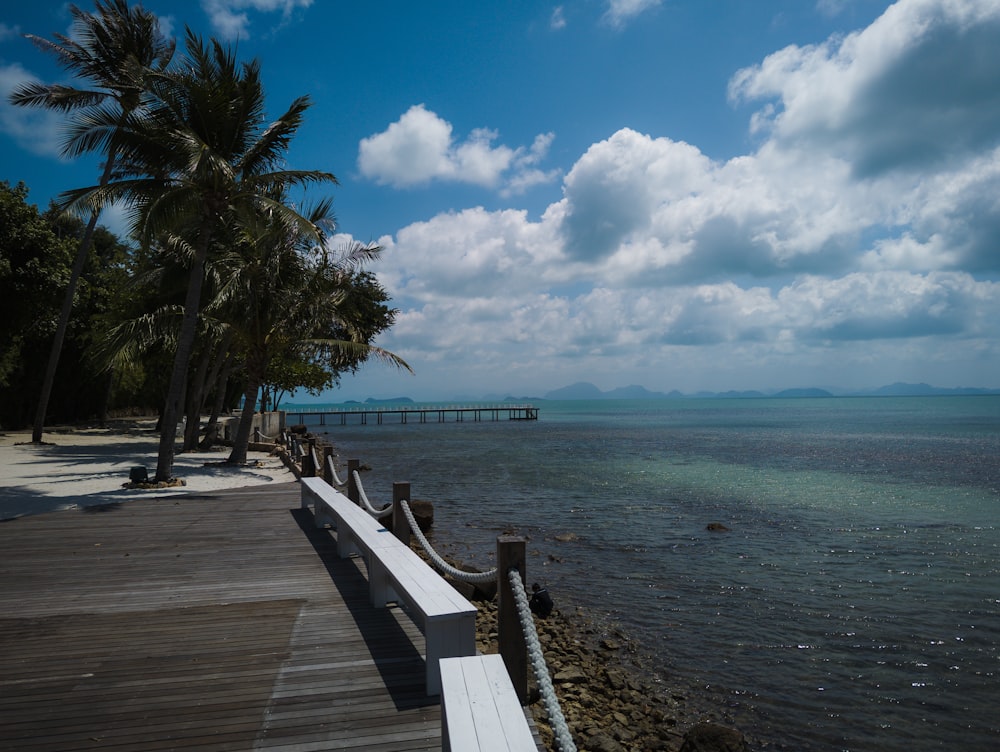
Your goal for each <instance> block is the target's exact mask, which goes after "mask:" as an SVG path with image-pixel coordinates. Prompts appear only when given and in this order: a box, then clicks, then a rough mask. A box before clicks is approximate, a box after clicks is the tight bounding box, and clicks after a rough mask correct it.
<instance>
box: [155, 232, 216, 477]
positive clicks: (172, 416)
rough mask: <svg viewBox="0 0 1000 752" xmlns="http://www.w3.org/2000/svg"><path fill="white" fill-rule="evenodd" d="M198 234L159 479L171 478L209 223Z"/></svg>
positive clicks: (167, 409)
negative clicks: (199, 240)
mask: <svg viewBox="0 0 1000 752" xmlns="http://www.w3.org/2000/svg"><path fill="white" fill-rule="evenodd" d="M201 235H202V240H201V242H200V243H199V247H198V250H197V252H196V253H195V257H194V259H193V260H192V262H191V276H190V278H189V279H188V289H187V294H186V295H185V297H184V319H183V320H182V322H181V333H180V336H178V338H177V352H175V353H174V367H173V369H171V372H170V386H169V388H168V389H167V399H166V402H165V403H164V405H163V416H162V417H161V419H160V448H159V452H158V454H157V458H156V478H155V480H156V482H158V483H159V482H165V481H169V480H171V479H172V478H173V472H174V449H175V444H176V442H177V424H178V422H179V418H180V415H181V403H182V402H183V400H184V392H185V387H186V385H187V372H188V361H189V360H190V359H191V351H192V350H193V349H194V340H195V337H196V336H197V334H198V310H199V308H200V305H201V288H202V285H203V284H204V281H205V259H206V258H207V257H208V246H209V243H210V242H211V235H210V233H209V231H208V227H205V226H203V227H202V232H201Z"/></svg>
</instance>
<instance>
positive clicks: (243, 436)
mask: <svg viewBox="0 0 1000 752" xmlns="http://www.w3.org/2000/svg"><path fill="white" fill-rule="evenodd" d="M259 392H260V379H258V378H257V377H256V376H254V375H252V374H250V373H248V374H247V386H246V390H245V391H244V392H243V398H244V399H243V412H242V413H240V424H239V427H238V428H237V429H236V438H234V439H233V450H232V451H231V452H230V453H229V459H228V460H226V461H227V462H229V463H231V464H234V465H244V464H246V461H247V447H248V445H249V444H250V432H251V431H252V430H253V416H254V412H255V408H256V407H257V394H258V393H259Z"/></svg>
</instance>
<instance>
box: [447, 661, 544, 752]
mask: <svg viewBox="0 0 1000 752" xmlns="http://www.w3.org/2000/svg"><path fill="white" fill-rule="evenodd" d="M441 748H442V750H444V752H451V751H452V750H454V752H476V751H477V750H478V752H535V751H536V750H537V749H538V747H537V746H536V745H535V740H534V739H533V738H532V737H531V730H530V729H529V728H528V720H527V718H525V716H524V710H523V709H522V708H521V704H520V703H519V702H518V701H517V694H516V693H515V691H514V685H513V684H511V681H510V676H509V675H508V674H507V667H506V666H504V663H503V658H501V657H500V656H499V655H475V656H466V657H462V658H445V659H444V660H442V661H441Z"/></svg>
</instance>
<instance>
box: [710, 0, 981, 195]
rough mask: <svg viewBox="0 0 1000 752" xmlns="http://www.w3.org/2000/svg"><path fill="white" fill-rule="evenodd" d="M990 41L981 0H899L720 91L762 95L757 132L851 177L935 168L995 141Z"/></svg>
mask: <svg viewBox="0 0 1000 752" xmlns="http://www.w3.org/2000/svg"><path fill="white" fill-rule="evenodd" d="M998 40H1000V4H997V3H996V2H993V0H963V1H958V0H956V1H955V2H947V3H942V2H939V1H938V0H904V1H902V2H899V3H897V4H895V5H893V6H891V7H890V8H888V9H887V10H886V12H885V13H884V14H883V15H882V16H881V17H880V18H878V19H877V20H876V21H875V22H874V23H872V24H871V25H870V26H869V27H868V28H866V29H864V30H862V31H858V32H855V33H853V34H849V35H847V36H846V37H844V38H832V39H830V40H827V42H825V43H823V44H820V45H813V46H807V47H798V46H795V45H792V46H789V47H786V48H785V49H783V50H780V51H779V52H776V53H774V54H772V55H769V56H768V57H767V58H766V59H765V60H764V61H763V62H762V63H760V64H759V65H756V66H752V67H750V68H746V69H744V70H742V71H739V72H738V73H737V74H736V75H735V76H734V77H733V80H732V82H731V83H730V90H729V93H730V97H731V98H732V99H733V100H734V101H737V102H740V101H757V100H764V101H765V103H766V104H765V106H764V107H763V108H762V109H761V110H759V111H758V112H757V113H756V115H755V117H754V121H753V123H754V128H755V129H756V130H757V131H758V132H763V133H765V134H766V135H767V136H768V137H769V138H772V139H774V140H776V141H778V142H780V143H781V144H782V145H783V146H784V147H785V148H798V149H801V150H804V151H809V150H821V151H822V152H824V153H828V154H830V155H832V156H836V157H839V158H841V159H843V160H845V161H846V162H847V163H849V164H850V165H851V167H852V169H853V171H854V173H855V174H856V175H857V176H859V177H862V178H864V177H873V176H879V175H882V174H885V173H887V172H891V171H896V170H912V171H920V170H925V169H939V168H940V167H941V166H942V165H944V164H948V163H950V162H951V161H952V160H954V159H956V158H963V157H967V156H969V155H975V154H977V153H979V152H980V151H981V150H982V149H984V148H990V147H993V146H996V145H997V144H1000V130H998V128H997V123H998V122H1000V77H998V76H997V75H996V63H995V50H996V47H997V44H998Z"/></svg>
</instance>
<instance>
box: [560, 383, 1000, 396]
mask: <svg viewBox="0 0 1000 752" xmlns="http://www.w3.org/2000/svg"><path fill="white" fill-rule="evenodd" d="M976 394H1000V389H979V388H973V387H957V388H953V389H949V388H942V387H936V386H931V385H930V384H903V383H897V384H889V385H888V386H883V387H879V388H878V389H871V390H867V391H863V392H848V391H839V390H838V391H837V392H832V391H830V390H829V389H820V388H818V387H803V388H799V389H783V390H781V391H779V392H773V393H768V392H759V391H757V390H744V391H736V390H731V391H728V392H696V393H694V394H682V393H681V392H678V391H677V390H676V389H675V390H673V391H671V392H669V393H664V392H651V391H649V390H648V389H646V387H644V386H638V385H632V386H623V387H619V388H617V389H612V390H611V391H609V392H603V391H601V390H600V389H598V388H597V387H596V386H594V385H593V384H591V383H589V382H586V381H580V382H577V383H576V384H571V385H569V386H564V387H562V388H560V389H553V390H552V391H551V392H548V393H547V394H546V395H545V396H544V398H543V399H547V400H609V399H628V400H641V399H650V400H659V399H764V398H769V399H795V398H804V397H809V398H814V399H816V398H823V397H837V396H840V397H933V396H939V395H976Z"/></svg>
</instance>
